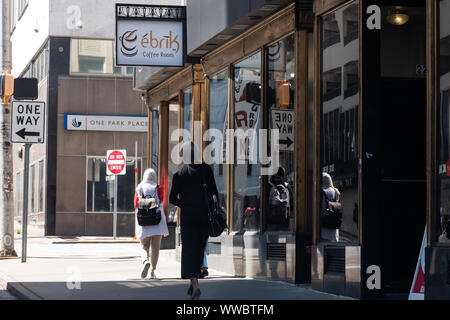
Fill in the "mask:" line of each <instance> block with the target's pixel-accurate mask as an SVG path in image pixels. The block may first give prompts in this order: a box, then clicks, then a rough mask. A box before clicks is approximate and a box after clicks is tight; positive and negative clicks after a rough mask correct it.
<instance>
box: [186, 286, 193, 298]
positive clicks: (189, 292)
mask: <svg viewBox="0 0 450 320" xmlns="http://www.w3.org/2000/svg"><path fill="white" fill-rule="evenodd" d="M193 290H194V288H192V284H191V285H190V286H189V290H188V292H187V294H188V296H190V295H192V291H193Z"/></svg>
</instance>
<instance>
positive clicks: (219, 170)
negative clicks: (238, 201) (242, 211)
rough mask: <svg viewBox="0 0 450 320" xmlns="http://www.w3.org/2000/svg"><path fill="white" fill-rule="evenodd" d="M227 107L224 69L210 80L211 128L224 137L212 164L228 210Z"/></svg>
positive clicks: (221, 203)
mask: <svg viewBox="0 0 450 320" xmlns="http://www.w3.org/2000/svg"><path fill="white" fill-rule="evenodd" d="M227 108H228V71H227V70H224V71H222V72H219V73H218V74H216V75H214V76H212V77H211V80H210V82H209V128H210V129H217V130H218V131H219V132H221V134H222V137H223V139H222V140H221V141H218V142H215V141H214V138H211V140H212V143H216V145H217V146H220V148H221V149H219V150H216V151H218V152H219V153H220V154H218V155H216V154H211V156H213V157H215V159H218V161H214V162H213V163H212V164H211V168H212V170H213V172H214V178H215V180H216V185H217V190H218V191H219V204H220V206H221V207H222V209H223V210H224V211H225V212H226V204H227V203H226V201H227V166H226V156H225V152H226V139H225V133H226V130H227V121H228V120H227V119H228V117H227Z"/></svg>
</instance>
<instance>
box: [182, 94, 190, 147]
mask: <svg viewBox="0 0 450 320" xmlns="http://www.w3.org/2000/svg"><path fill="white" fill-rule="evenodd" d="M183 93H184V108H183V129H186V130H187V131H189V132H191V121H192V88H189V89H186V90H184V92H183ZM190 138H191V137H190V136H188V137H186V139H185V140H190Z"/></svg>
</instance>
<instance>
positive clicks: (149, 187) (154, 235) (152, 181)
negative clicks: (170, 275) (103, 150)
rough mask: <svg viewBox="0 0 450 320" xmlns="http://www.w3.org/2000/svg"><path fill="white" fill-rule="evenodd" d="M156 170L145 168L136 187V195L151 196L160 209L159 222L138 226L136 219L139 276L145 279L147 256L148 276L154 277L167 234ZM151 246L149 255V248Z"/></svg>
mask: <svg viewBox="0 0 450 320" xmlns="http://www.w3.org/2000/svg"><path fill="white" fill-rule="evenodd" d="M156 181H157V178H156V172H155V170H153V169H151V168H149V169H147V170H145V172H144V176H143V178H142V182H141V183H140V184H139V185H138V186H137V187H136V193H137V195H138V197H139V198H140V197H141V196H144V197H150V196H153V197H154V198H155V200H156V203H157V204H158V205H159V208H160V209H161V221H160V222H159V224H157V225H154V226H140V225H139V224H138V223H137V221H136V226H137V230H136V237H137V239H139V240H140V241H141V259H142V269H141V278H142V279H145V278H146V277H147V274H148V270H149V269H150V261H149V257H151V266H152V271H151V274H150V277H151V278H152V279H155V278H156V275H155V270H156V265H157V263H158V258H159V249H160V247H161V239H162V237H163V236H164V237H166V236H168V235H169V231H168V229H167V223H166V217H165V214H164V210H163V207H162V201H160V199H159V197H158V184H157V183H156ZM150 248H151V255H150V253H149V250H150Z"/></svg>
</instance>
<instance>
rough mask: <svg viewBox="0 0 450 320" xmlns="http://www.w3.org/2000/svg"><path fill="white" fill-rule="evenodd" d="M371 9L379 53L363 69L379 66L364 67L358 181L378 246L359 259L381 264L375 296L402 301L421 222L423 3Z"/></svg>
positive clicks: (414, 260)
mask: <svg viewBox="0 0 450 320" xmlns="http://www.w3.org/2000/svg"><path fill="white" fill-rule="evenodd" d="M377 2H378V1H377ZM378 4H380V6H381V10H382V27H381V30H380V31H379V32H378V34H377V37H376V38H377V39H375V38H374V37H373V36H371V37H372V39H370V40H371V41H373V40H375V41H377V43H378V50H377V52H376V53H371V54H369V55H368V57H369V58H368V59H366V60H365V63H375V62H377V60H378V62H379V63H375V65H376V66H378V67H377V68H378V70H375V67H370V68H371V70H372V72H373V73H371V74H372V75H373V78H372V79H368V77H370V75H367V73H366V77H365V79H368V81H367V82H365V83H364V92H365V90H367V91H368V92H369V91H371V93H370V94H369V96H371V97H373V101H370V102H368V103H367V104H365V105H364V108H370V110H368V111H367V112H366V115H365V117H364V126H363V127H364V129H363V130H364V134H365V135H372V137H370V138H368V139H366V140H365V141H366V142H367V144H366V145H365V148H364V149H363V150H364V151H365V152H368V153H365V154H364V158H365V159H366V161H370V169H371V172H370V173H369V172H368V174H367V175H363V177H366V179H365V180H366V181H365V182H364V186H365V192H366V194H367V192H370V193H376V195H374V196H365V197H364V198H365V200H366V201H365V206H364V207H365V209H366V210H364V211H363V212H364V215H366V214H369V215H370V216H371V218H370V220H371V222H373V223H372V227H371V226H369V225H367V224H366V226H365V228H364V229H366V230H367V229H372V230H370V231H369V232H367V233H365V232H364V231H363V235H364V234H366V235H369V236H370V237H369V238H367V237H366V239H367V242H369V241H370V242H373V241H375V242H376V243H377V244H376V245H371V246H372V247H371V248H370V249H369V250H370V255H368V256H367V255H366V256H365V258H364V259H365V260H366V265H368V264H369V263H370V261H372V262H373V261H377V262H378V264H379V266H380V269H381V282H382V290H381V292H379V293H381V297H383V298H390V299H392V298H399V299H403V298H407V296H408V293H409V290H410V287H411V282H412V279H413V276H414V271H415V267H416V263H417V258H418V254H419V250H420V244H421V240H422V237H423V232H424V229H425V223H426V71H425V63H426V9H425V1H379V2H378ZM402 4H403V5H404V6H401V5H402ZM372 48H374V47H372ZM366 71H367V70H366ZM370 84H371V85H372V86H371V85H370ZM366 99H367V97H366ZM366 110H367V109H366ZM367 122H372V124H369V125H365V124H366V123H367ZM370 130H372V131H370ZM371 152H373V154H371ZM366 170H367V169H366ZM369 199H370V200H369ZM374 201H376V202H377V203H373V202H374ZM368 202H369V203H368ZM366 223H367V222H366ZM363 238H364V236H363ZM367 242H366V243H367ZM363 243H364V241H363ZM363 250H364V249H363ZM370 294H372V293H370Z"/></svg>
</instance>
